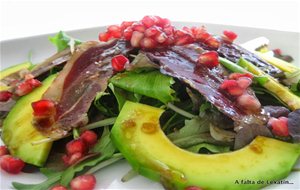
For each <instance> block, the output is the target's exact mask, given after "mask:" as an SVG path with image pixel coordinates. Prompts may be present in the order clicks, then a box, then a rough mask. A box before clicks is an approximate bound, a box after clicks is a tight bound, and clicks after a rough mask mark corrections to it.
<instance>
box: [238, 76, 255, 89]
mask: <svg viewBox="0 0 300 190" xmlns="http://www.w3.org/2000/svg"><path fill="white" fill-rule="evenodd" d="M236 81H237V83H238V86H239V87H241V88H242V89H246V88H248V87H249V86H250V85H251V83H252V80H251V79H250V78H248V77H240V78H238V79H237V80H236Z"/></svg>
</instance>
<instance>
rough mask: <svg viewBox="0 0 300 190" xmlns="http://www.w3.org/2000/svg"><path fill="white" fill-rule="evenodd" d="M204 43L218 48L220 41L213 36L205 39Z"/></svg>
mask: <svg viewBox="0 0 300 190" xmlns="http://www.w3.org/2000/svg"><path fill="white" fill-rule="evenodd" d="M205 44H206V45H208V46H210V47H211V48H214V49H218V48H219V47H220V42H219V41H218V40H217V39H216V38H214V37H210V38H208V39H207V40H206V41H205Z"/></svg>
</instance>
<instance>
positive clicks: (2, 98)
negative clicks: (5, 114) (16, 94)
mask: <svg viewBox="0 0 300 190" xmlns="http://www.w3.org/2000/svg"><path fill="white" fill-rule="evenodd" d="M12 95H13V94H12V93H11V92H9V91H6V90H5V91H0V102H6V101H8V100H9V99H10V98H11V97H12Z"/></svg>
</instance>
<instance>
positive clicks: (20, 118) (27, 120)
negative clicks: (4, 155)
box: [2, 75, 56, 166]
mask: <svg viewBox="0 0 300 190" xmlns="http://www.w3.org/2000/svg"><path fill="white" fill-rule="evenodd" d="M55 77H56V75H51V76H49V77H48V78H46V79H45V80H44V81H43V83H42V84H43V85H42V86H40V87H38V88H36V89H34V91H32V92H31V93H29V94H27V95H25V96H23V97H21V98H20V99H19V100H18V101H17V103H16V104H15V106H14V107H13V108H12V110H11V111H10V112H9V113H8V115H7V117H6V118H5V120H4V121H3V128H2V139H3V142H4V143H5V145H6V146H7V147H8V149H9V152H10V154H12V155H13V156H16V157H18V158H20V159H22V160H23V161H24V162H26V163H29V164H33V165H36V166H42V165H43V164H44V163H45V162H46V160H47V158H48V154H49V152H50V149H51V146H52V143H51V142H47V143H42V144H38V145H32V144H31V143H32V142H34V141H38V140H41V139H45V138H46V137H44V136H43V135H42V134H40V133H39V132H38V131H37V130H36V129H35V128H34V127H33V125H32V123H31V122H32V119H33V115H32V112H33V110H32V108H31V103H32V102H35V101H38V100H40V99H41V97H42V95H43V94H44V92H45V91H46V90H47V89H48V87H49V86H50V85H51V84H52V82H53V80H54V79H55Z"/></svg>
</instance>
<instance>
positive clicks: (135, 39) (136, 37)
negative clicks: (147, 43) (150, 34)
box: [130, 31, 144, 47]
mask: <svg viewBox="0 0 300 190" xmlns="http://www.w3.org/2000/svg"><path fill="white" fill-rule="evenodd" d="M143 37H144V34H143V33H142V32H138V31H134V32H133V33H132V37H131V40H130V43H131V45H132V46H133V47H140V42H141V40H142V39H143Z"/></svg>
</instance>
